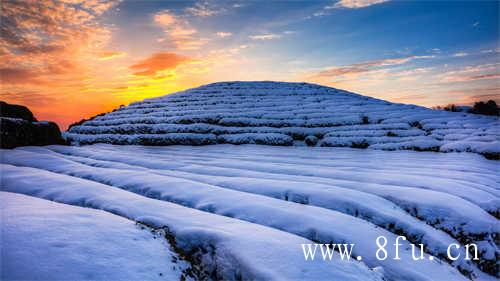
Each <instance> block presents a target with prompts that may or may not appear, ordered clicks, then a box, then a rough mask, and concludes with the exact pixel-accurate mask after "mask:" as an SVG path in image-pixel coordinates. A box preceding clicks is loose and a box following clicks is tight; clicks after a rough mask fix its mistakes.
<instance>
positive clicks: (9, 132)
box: [0, 102, 66, 148]
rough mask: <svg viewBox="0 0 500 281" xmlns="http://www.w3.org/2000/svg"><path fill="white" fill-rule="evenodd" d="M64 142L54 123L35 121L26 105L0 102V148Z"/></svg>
mask: <svg viewBox="0 0 500 281" xmlns="http://www.w3.org/2000/svg"><path fill="white" fill-rule="evenodd" d="M65 143H66V142H65V140H64V139H63V138H62V136H61V131H60V130H59V127H58V126H57V124H56V123H54V122H48V121H44V122H36V119H35V117H34V116H33V113H31V111H30V110H29V109H28V108H27V107H25V106H22V105H13V104H8V103H5V102H0V147H1V148H14V147H18V146H26V145H49V144H65Z"/></svg>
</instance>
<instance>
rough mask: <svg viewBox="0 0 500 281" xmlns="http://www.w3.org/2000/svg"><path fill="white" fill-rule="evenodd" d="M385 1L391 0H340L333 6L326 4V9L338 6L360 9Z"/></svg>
mask: <svg viewBox="0 0 500 281" xmlns="http://www.w3.org/2000/svg"><path fill="white" fill-rule="evenodd" d="M385 2H389V0H340V1H338V2H337V3H335V4H334V5H332V6H326V7H325V9H327V10H328V9H338V8H348V9H359V8H365V7H369V6H372V5H376V4H381V3H385Z"/></svg>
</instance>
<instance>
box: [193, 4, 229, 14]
mask: <svg viewBox="0 0 500 281" xmlns="http://www.w3.org/2000/svg"><path fill="white" fill-rule="evenodd" d="M233 7H234V6H233ZM223 11H224V9H222V8H217V7H214V6H212V5H210V4H209V2H198V3H196V4H195V5H194V6H193V7H188V8H186V12H187V13H188V14H191V15H193V16H198V17H210V16H214V15H217V14H219V13H221V12H223Z"/></svg>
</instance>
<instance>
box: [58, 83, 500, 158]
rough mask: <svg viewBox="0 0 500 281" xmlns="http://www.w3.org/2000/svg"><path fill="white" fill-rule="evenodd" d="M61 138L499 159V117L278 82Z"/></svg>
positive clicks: (228, 88) (209, 92)
mask: <svg viewBox="0 0 500 281" xmlns="http://www.w3.org/2000/svg"><path fill="white" fill-rule="evenodd" d="M176 135H179V136H176ZM180 135H182V136H180ZM64 136H65V137H66V138H67V139H68V140H69V141H71V142H72V143H74V144H93V143H111V144H139V145H175V144H181V145H204V144H215V143H231V144H270V145H284V146H289V145H299V146H300V145H304V140H305V139H306V138H307V137H309V136H314V137H316V138H318V141H317V142H315V141H313V142H312V143H311V142H309V145H313V143H314V145H316V146H347V147H355V148H369V149H381V150H418V151H441V152H473V153H480V154H487V155H498V154H499V153H500V145H499V139H500V121H499V118H498V117H492V116H481V115H474V114H467V113H464V112H448V111H442V110H432V109H428V108H424V107H419V106H415V105H405V104H396V103H390V102H387V101H383V100H379V99H374V98H370V97H365V96H361V95H358V94H354V93H350V92H347V91H343V90H339V89H335V88H330V87H324V86H320V85H315V84H308V83H284V82H221V83H214V84H209V85H205V86H202V87H198V88H194V89H189V90H186V91H183V92H178V93H174V94H169V95H166V96H163V97H158V98H153V99H146V100H144V101H142V102H136V103H132V104H130V105H129V106H126V107H121V108H119V109H118V110H116V111H113V112H110V113H107V114H104V115H102V116H98V117H96V118H94V119H93V120H89V121H86V122H84V123H83V124H81V125H78V126H73V127H71V129H70V130H69V131H68V132H66V133H65V134H64ZM309 139H310V138H309Z"/></svg>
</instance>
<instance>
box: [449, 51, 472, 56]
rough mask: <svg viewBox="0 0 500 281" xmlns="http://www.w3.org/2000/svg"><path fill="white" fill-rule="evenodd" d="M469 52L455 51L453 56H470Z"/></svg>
mask: <svg viewBox="0 0 500 281" xmlns="http://www.w3.org/2000/svg"><path fill="white" fill-rule="evenodd" d="M468 55H469V54H468V53H466V52H458V53H454V54H453V55H452V56H453V57H466V56H468Z"/></svg>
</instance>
